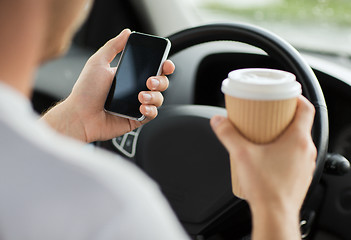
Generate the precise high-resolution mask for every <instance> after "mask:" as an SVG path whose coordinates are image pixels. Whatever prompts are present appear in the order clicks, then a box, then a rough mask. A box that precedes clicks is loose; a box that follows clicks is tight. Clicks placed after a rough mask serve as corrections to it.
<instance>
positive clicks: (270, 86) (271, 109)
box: [222, 68, 302, 197]
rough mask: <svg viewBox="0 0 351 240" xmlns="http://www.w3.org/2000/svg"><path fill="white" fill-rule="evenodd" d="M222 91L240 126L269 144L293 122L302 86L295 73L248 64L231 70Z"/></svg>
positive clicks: (232, 118) (232, 117)
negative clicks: (243, 67) (251, 66)
mask: <svg viewBox="0 0 351 240" xmlns="http://www.w3.org/2000/svg"><path fill="white" fill-rule="evenodd" d="M222 92H223V93H224V95H225V104H226V109H227V113H228V118H229V120H230V121H231V122H232V124H233V125H234V126H235V127H236V128H237V130H238V131H239V132H240V133H241V134H242V135H243V136H244V137H245V138H247V139H248V140H249V141H251V142H254V143H257V144H266V143H270V142H272V141H274V140H275V139H276V138H278V137H279V135H280V134H281V133H282V132H283V131H284V130H285V129H286V128H287V127H288V125H289V124H290V123H291V121H292V119H293V118H294V115H295V111H296V105H297V98H298V96H299V95H301V92H302V90H301V85H300V83H298V82H297V81H296V77H295V75H294V74H292V73H289V72H286V71H281V70H275V69H265V68H247V69H239V70H234V71H232V72H230V73H229V74H228V78H227V79H225V80H224V81H223V82H222ZM231 165H233V164H231ZM232 167H234V168H235V166H232ZM232 174H235V170H234V171H233V170H232ZM235 178H236V176H232V182H233V190H235V189H236V192H237V193H236V195H238V196H239V197H240V193H238V192H240V191H239V190H238V189H239V188H238V186H234V185H236V184H238V183H237V181H235Z"/></svg>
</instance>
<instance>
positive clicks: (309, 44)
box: [192, 0, 351, 56]
mask: <svg viewBox="0 0 351 240" xmlns="http://www.w3.org/2000/svg"><path fill="white" fill-rule="evenodd" d="M192 1H193V4H194V6H195V8H196V10H197V13H198V15H199V16H200V17H201V19H202V21H203V22H224V21H225V22H228V21H235V22H246V23H251V24H255V25H258V26H261V27H264V28H266V29H268V30H271V31H273V32H275V33H276V34H278V35H280V36H281V37H283V38H284V39H285V40H287V41H288V42H290V43H291V44H292V45H294V46H295V47H296V48H298V49H300V50H308V51H314V52H324V53H329V54H330V53H332V54H337V55H344V56H345V55H346V56H351V1H350V0H192Z"/></svg>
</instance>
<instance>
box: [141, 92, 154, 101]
mask: <svg viewBox="0 0 351 240" xmlns="http://www.w3.org/2000/svg"><path fill="white" fill-rule="evenodd" d="M151 98H152V96H151V94H148V93H144V94H143V100H144V101H145V102H149V101H150V100H151Z"/></svg>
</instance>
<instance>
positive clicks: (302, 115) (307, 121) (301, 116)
mask: <svg viewBox="0 0 351 240" xmlns="http://www.w3.org/2000/svg"><path fill="white" fill-rule="evenodd" d="M314 114H315V108H314V106H313V105H312V103H310V102H309V101H308V100H307V99H306V98H305V97H303V96H300V97H299V98H298V100H297V106H296V113H295V118H294V121H293V123H292V128H298V129H301V130H302V131H306V132H310V131H311V129H312V125H313V120H314Z"/></svg>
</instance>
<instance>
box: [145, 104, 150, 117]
mask: <svg viewBox="0 0 351 240" xmlns="http://www.w3.org/2000/svg"><path fill="white" fill-rule="evenodd" d="M150 113H151V107H149V106H145V114H146V115H148V114H150Z"/></svg>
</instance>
